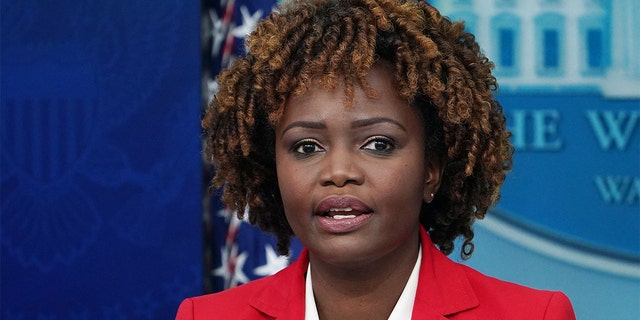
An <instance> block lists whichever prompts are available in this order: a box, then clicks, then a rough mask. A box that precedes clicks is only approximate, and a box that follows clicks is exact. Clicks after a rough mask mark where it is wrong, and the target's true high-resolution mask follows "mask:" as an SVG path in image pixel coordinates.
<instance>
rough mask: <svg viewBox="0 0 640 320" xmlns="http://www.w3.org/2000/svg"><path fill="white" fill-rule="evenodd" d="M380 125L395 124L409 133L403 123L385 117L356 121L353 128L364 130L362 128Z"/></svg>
mask: <svg viewBox="0 0 640 320" xmlns="http://www.w3.org/2000/svg"><path fill="white" fill-rule="evenodd" d="M378 123H391V124H394V125H396V126H398V127H399V128H400V129H402V131H405V132H406V131H407V128H405V127H404V126H403V125H402V123H400V122H398V121H396V120H393V119H390V118H385V117H376V118H367V119H362V120H356V121H354V122H353V125H352V127H354V128H362V127H367V126H371V125H374V124H378Z"/></svg>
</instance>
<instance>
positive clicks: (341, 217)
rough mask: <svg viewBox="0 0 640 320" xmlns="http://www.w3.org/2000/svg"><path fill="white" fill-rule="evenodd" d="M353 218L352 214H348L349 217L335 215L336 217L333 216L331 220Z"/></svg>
mask: <svg viewBox="0 0 640 320" xmlns="http://www.w3.org/2000/svg"><path fill="white" fill-rule="evenodd" d="M355 217H356V216H355V215H353V214H350V215H341V214H337V215H335V216H333V217H332V218H334V219H336V220H341V219H353V218H355Z"/></svg>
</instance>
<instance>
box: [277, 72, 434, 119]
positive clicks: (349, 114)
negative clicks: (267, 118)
mask: <svg viewBox="0 0 640 320" xmlns="http://www.w3.org/2000/svg"><path fill="white" fill-rule="evenodd" d="M367 83H368V85H369V86H370V87H371V88H372V89H374V90H375V93H376V96H369V95H368V94H367V92H365V90H364V88H363V87H362V86H360V85H357V84H353V87H352V88H351V89H350V88H349V86H348V85H346V84H345V82H344V81H340V82H338V83H337V84H336V86H335V87H334V88H329V89H328V88H326V87H324V86H323V85H322V80H321V79H316V80H314V81H312V83H311V84H310V85H309V86H308V87H307V90H306V91H305V92H304V93H302V94H300V95H295V96H292V97H291V98H289V99H288V100H287V102H286V104H285V106H284V111H283V115H282V117H281V118H280V121H278V125H277V127H278V128H279V129H278V131H281V130H282V129H283V128H284V127H288V126H290V124H291V123H292V122H296V121H306V122H317V123H323V125H322V126H320V125H318V126H317V127H318V128H320V127H322V128H332V127H336V125H337V124H340V123H341V124H344V125H345V128H349V127H354V126H356V127H357V126H358V124H363V123H368V121H369V120H367V119H388V120H391V122H395V123H399V124H401V127H404V128H406V129H412V130H422V127H423V124H422V117H421V116H420V115H419V113H418V112H417V111H416V110H415V108H413V107H411V106H410V104H409V102H408V101H407V99H404V98H402V97H401V96H400V95H398V92H397V89H396V88H395V85H394V81H393V74H392V73H391V71H390V68H389V67H388V66H385V65H378V64H377V65H376V66H374V67H373V68H372V69H371V71H370V73H369V75H368V77H367ZM349 90H353V100H352V101H350V100H349V97H348V93H347V92H348V91H349Z"/></svg>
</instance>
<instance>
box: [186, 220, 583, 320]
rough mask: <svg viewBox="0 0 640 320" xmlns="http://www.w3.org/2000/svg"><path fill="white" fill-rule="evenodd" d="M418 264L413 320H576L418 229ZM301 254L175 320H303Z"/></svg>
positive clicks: (560, 302) (564, 306) (549, 297)
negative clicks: (448, 252) (461, 259)
mask: <svg viewBox="0 0 640 320" xmlns="http://www.w3.org/2000/svg"><path fill="white" fill-rule="evenodd" d="M420 239H421V242H422V248H423V250H422V262H421V267H420V277H419V280H418V289H417V292H416V298H415V301H414V306H413V316H412V319H416V320H417V319H434V320H435V319H456V320H462V319H476V320H482V319H490V320H501V319H517V320H528V319H532V320H533V319H535V320H538V319H558V320H560V319H562V320H567V319H575V315H574V313H573V309H572V307H571V303H570V302H569V299H568V298H567V296H565V295H564V294H563V293H561V292H552V291H542V290H535V289H531V288H527V287H523V286H520V285H517V284H513V283H509V282H505V281H501V280H498V279H495V278H491V277H487V276H485V275H483V274H481V273H479V272H477V271H475V270H473V269H471V268H469V267H467V266H465V265H462V264H458V263H455V262H453V261H451V260H449V258H447V257H446V256H445V255H444V254H442V253H441V252H440V251H439V250H438V249H437V248H436V247H435V245H434V244H433V243H432V242H431V239H430V238H429V236H428V235H427V233H426V232H425V231H424V229H422V228H421V230H420ZM308 263H309V253H308V252H307V250H306V249H305V250H303V251H302V252H301V253H300V257H299V258H298V260H296V261H295V262H294V263H292V264H291V265H290V266H288V267H287V268H285V269H283V270H281V271H280V272H278V273H276V274H274V275H272V276H269V277H266V278H262V279H258V280H254V281H251V282H249V283H246V284H244V285H241V286H239V287H236V288H233V289H229V290H225V291H222V292H219V293H214V294H209V295H204V296H200V297H195V298H189V299H185V300H184V301H183V302H182V304H181V305H180V308H179V309H178V314H177V316H176V320H187V319H194V320H203V319H281V320H282V319H292V320H302V319H304V296H305V292H304V290H305V273H306V271H307V265H308Z"/></svg>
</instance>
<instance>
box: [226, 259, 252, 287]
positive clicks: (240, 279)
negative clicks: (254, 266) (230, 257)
mask: <svg viewBox="0 0 640 320" xmlns="http://www.w3.org/2000/svg"><path fill="white" fill-rule="evenodd" d="M248 257H249V254H248V253H246V252H243V253H241V254H239V255H238V258H237V260H236V266H235V269H234V272H233V277H232V279H231V285H230V287H235V286H237V285H239V284H242V283H247V282H249V277H247V275H246V274H244V271H243V270H242V268H243V267H244V264H245V262H247V258H248Z"/></svg>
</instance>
